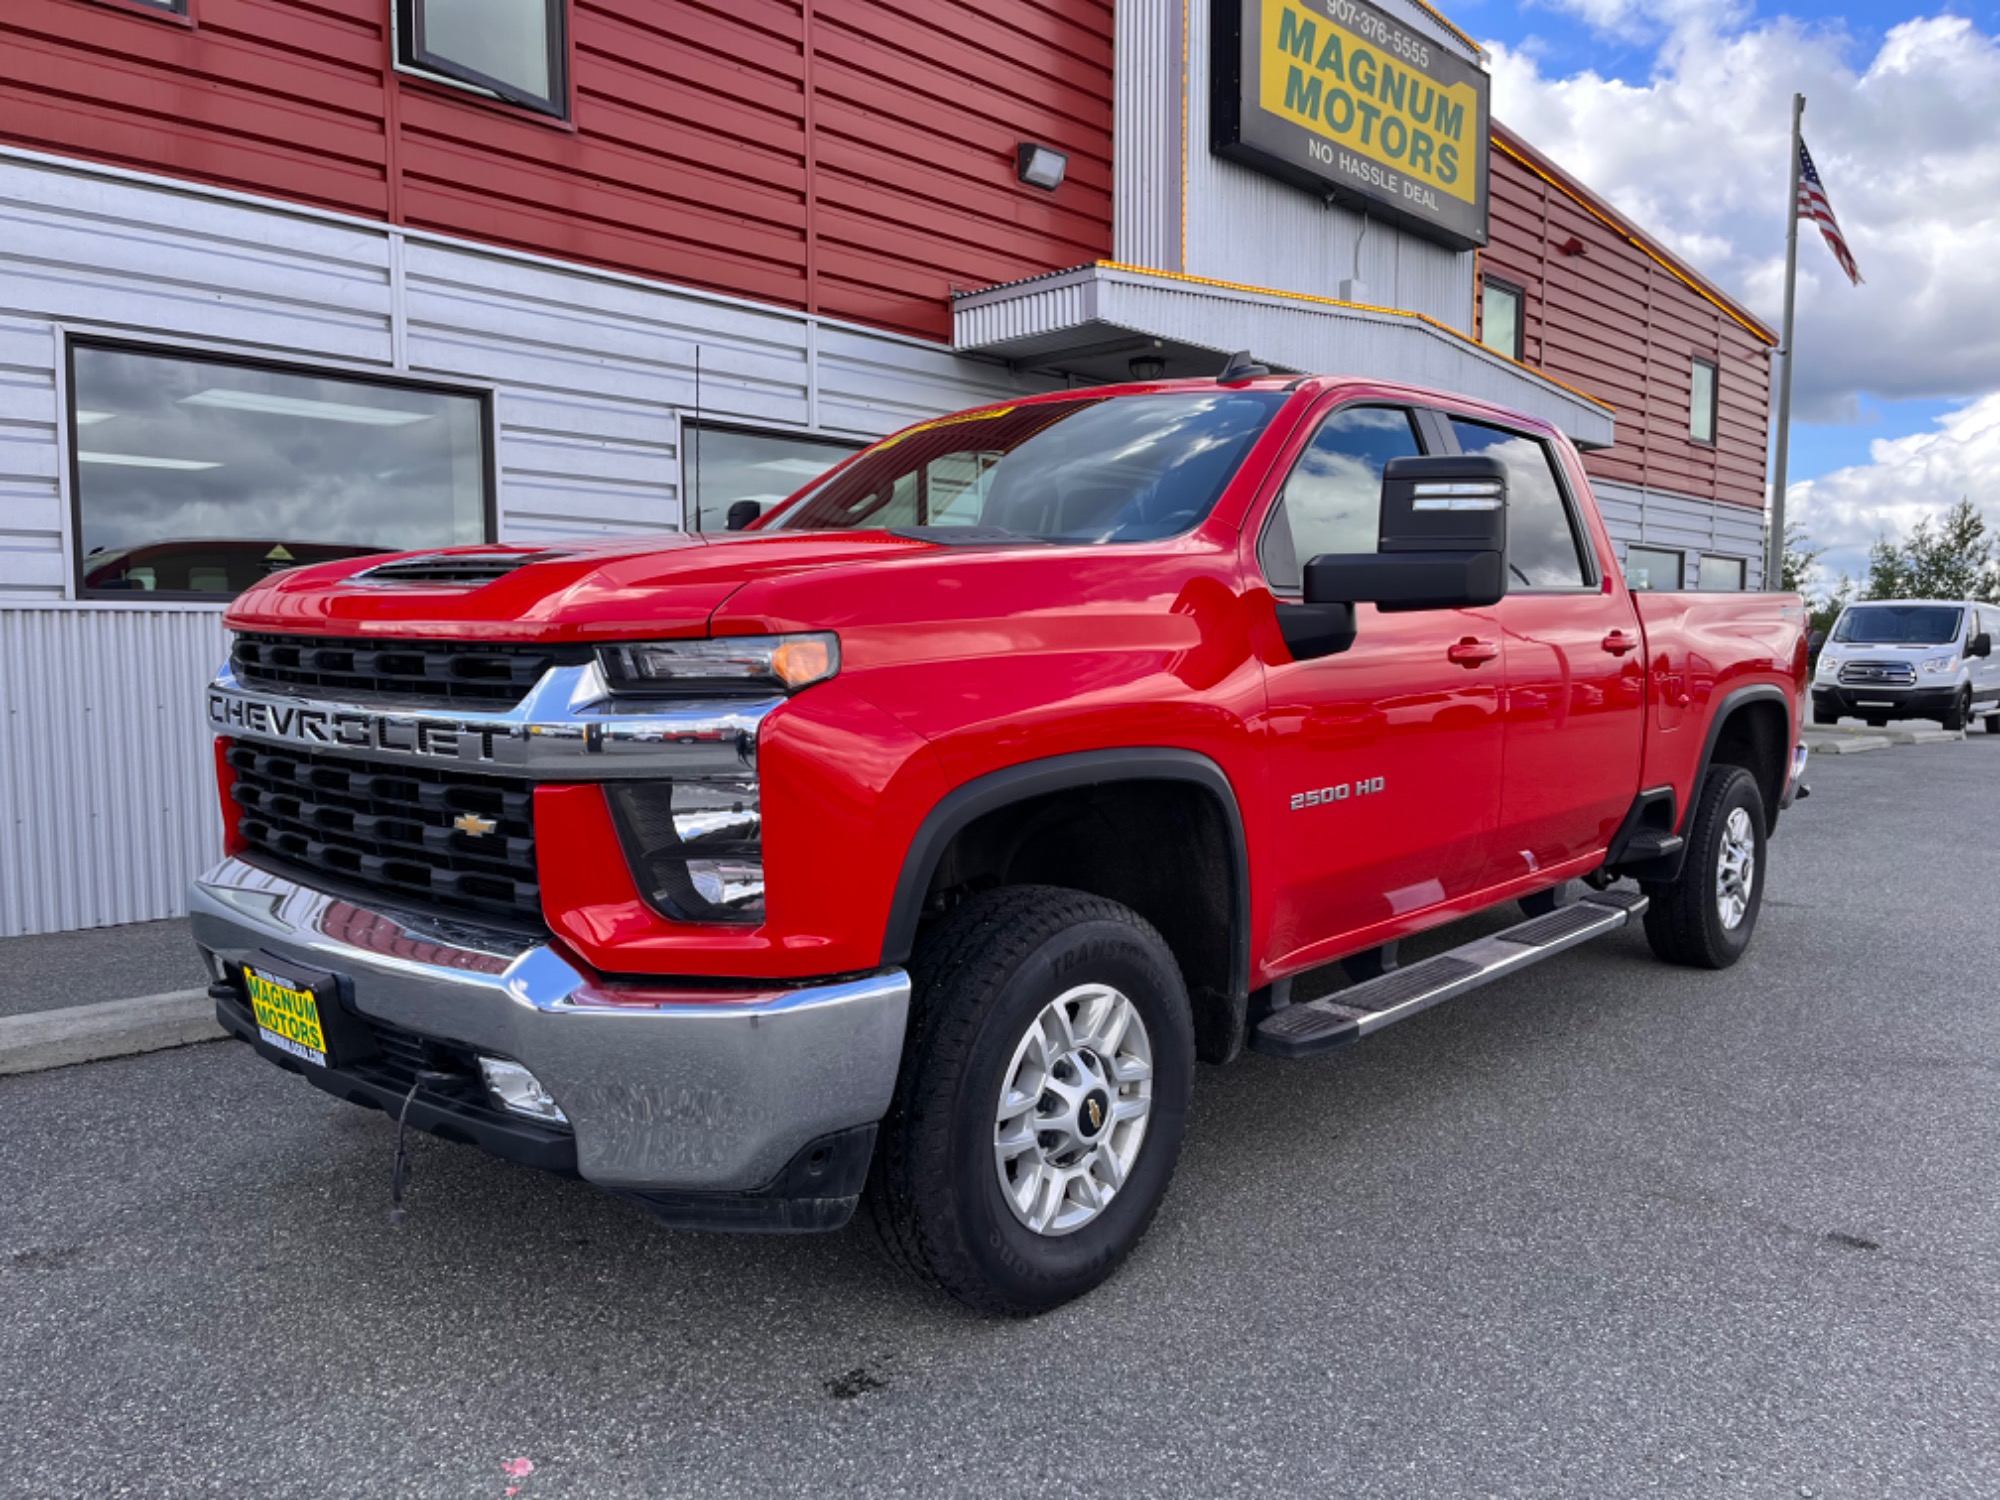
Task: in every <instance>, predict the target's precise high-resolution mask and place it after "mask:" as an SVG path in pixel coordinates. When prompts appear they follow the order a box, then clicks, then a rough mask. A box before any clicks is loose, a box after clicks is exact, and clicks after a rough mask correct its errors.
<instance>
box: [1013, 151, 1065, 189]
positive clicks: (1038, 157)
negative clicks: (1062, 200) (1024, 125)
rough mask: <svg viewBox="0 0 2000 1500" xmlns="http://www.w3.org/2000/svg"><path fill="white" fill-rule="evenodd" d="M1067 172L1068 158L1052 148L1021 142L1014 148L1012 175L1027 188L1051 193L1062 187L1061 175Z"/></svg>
mask: <svg viewBox="0 0 2000 1500" xmlns="http://www.w3.org/2000/svg"><path fill="white" fill-rule="evenodd" d="M1068 170H1069V158H1068V157H1067V156H1065V155H1064V154H1063V153H1062V152H1060V151H1058V150H1056V149H1055V147H1053V146H1040V145H1037V144H1036V143H1035V142H1033V141H1023V142H1021V144H1020V145H1018V146H1016V147H1015V148H1014V174H1015V175H1016V176H1017V177H1019V178H1020V179H1021V181H1023V182H1025V183H1027V184H1028V186H1029V187H1038V188H1044V189H1046V190H1047V191H1049V192H1051V193H1053V192H1054V191H1055V190H1056V189H1057V188H1059V187H1061V186H1062V180H1063V173H1065V172H1067V171H1068Z"/></svg>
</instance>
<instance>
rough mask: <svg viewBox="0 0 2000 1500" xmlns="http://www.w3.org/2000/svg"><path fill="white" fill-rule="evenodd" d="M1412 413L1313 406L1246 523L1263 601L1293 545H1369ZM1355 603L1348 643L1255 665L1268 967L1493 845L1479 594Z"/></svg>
mask: <svg viewBox="0 0 2000 1500" xmlns="http://www.w3.org/2000/svg"><path fill="white" fill-rule="evenodd" d="M1426 430H1431V429H1430V423H1429V422H1428V420H1427V419H1425V418H1423V417H1420V415H1419V413H1418V412H1416V411H1414V410H1412V409H1411V408H1409V407H1405V406H1396V405H1385V404H1378V403H1369V404H1364V405H1353V404H1350V405H1346V406H1342V407H1339V408H1338V409H1335V410H1332V411H1329V412H1327V413H1325V414H1324V415H1323V416H1321V417H1320V418H1319V419H1318V426H1317V427H1316V428H1315V429H1314V430H1313V434H1312V437H1311V438H1310V440H1309V441H1308V442H1307V443H1306V445H1305V447H1304V448H1303V450H1302V451H1301V452H1300V453H1299V455H1298V457H1297V458H1296V460H1295V461H1294V462H1293V463H1292V465H1291V467H1290V470H1289V472H1288V473H1287V474H1286V475H1285V477H1284V479H1283V481H1282V483H1281V485H1280V486H1279V488H1278V491H1277V493H1276V494H1275V495H1274V496H1273V497H1272V499H1271V501H1270V503H1269V506H1268V509H1267V510H1266V511H1265V513H1264V516H1263V520H1262V526H1261V531H1260V532H1258V533H1257V534H1258V546H1257V568H1258V571H1259V573H1260V574H1261V576H1262V579H1263V581H1264V583H1265V584H1266V586H1267V587H1268V588H1269V590H1270V593H1271V596H1272V599H1273V607H1274V608H1284V607H1285V606H1286V602H1287V601H1296V600H1297V599H1299V598H1300V597H1301V594H1302V584H1303V572H1302V568H1303V564H1304V563H1305V562H1306V561H1309V560H1310V559H1312V558H1314V557H1317V556H1319V555H1321V554H1323V553H1361V552H1374V551H1376V550H1377V544H1378V541H1379V535H1380V524H1381V519H1380V518H1381V488H1382V471H1383V467H1384V465H1386V464H1387V463H1388V461H1389V460H1390V459H1393V458H1402V457H1414V456H1417V455H1419V454H1421V453H1423V452H1424V451H1426V450H1425V443H1424V441H1423V438H1422V436H1421V434H1422V433H1423V432H1424V431H1426ZM1431 451H1437V450H1436V449H1432V450H1431ZM1356 614H1357V623H1358V626H1359V629H1358V633H1357V635H1356V637H1355V641H1354V644H1353V645H1352V646H1351V647H1350V648H1349V649H1348V650H1346V651H1343V652H1340V653H1338V654H1336V655H1332V656H1325V657H1320V658H1318V659H1316V660H1306V661H1299V660H1292V659H1281V660H1278V661H1273V662H1267V664H1266V668H1265V692H1266V700H1267V706H1266V715H1265V725H1264V727H1265V729H1266V735H1267V737H1266V743H1267V745H1268V746H1269V754H1270V769H1271V787H1272V795H1273V797H1274V799H1275V803H1276V806H1275V809H1274V817H1273V826H1274V828H1275V831H1276V839H1275V854H1274V860H1275V869H1276V880H1275V882H1274V886H1275V896H1276V899H1275V903H1274V905H1275V919H1274V927H1273V931H1272V935H1271V949H1270V952H1269V954H1268V955H1267V957H1268V959H1269V960H1270V961H1271V962H1272V963H1273V964H1274V965H1276V966H1277V967H1279V968H1296V967H1302V966H1304V965H1305V964H1307V963H1312V962H1318V961H1320V959H1321V958H1325V957H1332V956H1334V955H1335V954H1336V953H1338V952H1341V951H1345V950H1347V949H1352V948H1355V947H1362V946H1368V942H1366V941H1362V942H1353V941H1345V940H1346V939H1349V938H1351V937H1352V936H1353V935H1354V934H1358V933H1360V932H1362V931H1363V930H1364V929H1367V928H1372V927H1375V926H1377V925H1378V924H1381V923H1384V922H1390V921H1393V920H1394V919H1397V918H1401V917H1406V916H1409V915H1411V914H1413V913H1416V912H1420V911H1423V910H1424V909H1426V908H1428V907H1433V906H1436V905H1438V904H1439V903H1440V902H1444V901H1449V900H1451V899H1453V898H1456V897H1460V896H1464V895H1466V894H1468V893H1470V892H1471V891H1473V890H1474V889H1476V888H1477V886H1478V883H1479V880H1480V876H1481V874H1482V872H1483V870H1484V868H1485V866H1486V864H1487V862H1488V860H1489V858H1490V849H1489V846H1490V843H1491V840H1492V837H1493V833H1494V828H1495V822H1496V810H1497V809H1498V806H1499V802H1500V751H1501V716H1500V709H1501V685H1502V683H1503V681H1504V672H1505V662H1504V661H1503V659H1502V646H1501V639H1502V638H1501V634H1500V629H1499V626H1498V624H1497V623H1496V621H1495V618H1494V612H1493V611H1492V610H1490V609H1489V610H1428V611H1416V612H1410V613H1393V614H1384V613H1381V612H1379V611H1378V610H1376V608H1375V607H1374V606H1373V605H1370V604H1362V605H1358V606H1357V607H1356ZM1279 651H1280V654H1281V656H1283V657H1287V658H1288V653H1285V652H1284V649H1283V647H1282V646H1281V647H1280V648H1279ZM1373 941H1381V939H1380V938H1379V937H1378V938H1375V939H1373ZM1288 960H1290V961H1289V962H1288Z"/></svg>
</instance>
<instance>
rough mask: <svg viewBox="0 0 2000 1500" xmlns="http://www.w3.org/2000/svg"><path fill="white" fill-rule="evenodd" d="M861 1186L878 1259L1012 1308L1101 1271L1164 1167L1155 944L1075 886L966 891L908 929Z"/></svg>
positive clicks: (1160, 1181)
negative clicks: (889, 1086)
mask: <svg viewBox="0 0 2000 1500" xmlns="http://www.w3.org/2000/svg"><path fill="white" fill-rule="evenodd" d="M911 968H912V975H911V977H912V979H913V980H914V982H915V986H916V991H915V1000H916V1006H917V1009H916V1013H915V1014H914V1015H913V1017H912V1019H911V1023H910V1036H909V1040H908V1042H907V1044H906V1046H905V1049H904V1054H903V1067H902V1074H901V1077H900V1078H899V1079H898V1082H897V1089H896V1098H895V1102H894V1103H893V1104H892V1106H891V1107H890V1112H889V1115H888V1117H887V1119H885V1120H884V1122H883V1131H882V1144H881V1150H880V1152H879V1153H878V1155H877V1157H876V1162H875V1173H874V1176H873V1177H872V1178H871V1180H870V1183H869V1193H868V1198H869V1207H870V1214H871V1217H872V1219H873V1221H874V1223H875V1226H876V1229H877V1231H878V1232H879V1234H880V1235H881V1238H882V1241H883V1243H884V1245H885V1246H886V1247H887V1249H888V1250H889V1252H890V1255H891V1257H892V1258H893V1259H895V1260H897V1261H898V1262H900V1263H901V1264H902V1265H903V1266H904V1267H905V1269H907V1270H909V1271H911V1272H912V1273H914V1274H915V1275H916V1276H917V1277H918V1278H919V1279H921V1280H924V1281H927V1282H929V1283H931V1284H933V1285H935V1286H939V1287H942V1288H943V1289H944V1290H945V1291H947V1292H949V1293H951V1295H952V1296H954V1297H956V1298H958V1299H959V1300H960V1301H961V1302H964V1303H966V1304H968V1305H969V1306H971V1307H974V1308H977V1309H978V1310H980V1311H981V1312H988V1313H1001V1314H1010V1315H1017V1316H1018V1315H1023V1314H1028V1313H1036V1312H1041V1311H1044V1310H1045V1309H1048V1308H1051V1307H1055V1306H1058V1305H1059V1304H1061V1303H1064V1302H1067V1301H1069V1300H1070V1299H1071V1298H1073V1297H1077V1296H1080V1295H1082V1294H1083V1293H1084V1292H1087V1291H1089V1290H1090V1289H1091V1288H1092V1287H1094V1286H1096V1285H1097V1284H1098V1283H1099V1282H1101V1281H1103V1280H1104V1279H1105V1278H1106V1277H1108V1276H1109V1275H1111V1273H1112V1272H1113V1271H1115V1270H1117V1268H1118V1266H1119V1264H1120V1263H1121V1262H1122V1261H1123V1260H1124V1259H1125V1257H1126V1255H1128V1254H1129V1253H1130V1252H1131V1250H1132V1247H1133V1246H1134V1245H1136V1244H1137V1243H1138V1242H1139V1239H1140V1237H1141V1236H1142V1235H1143V1234H1144V1233H1145V1232H1146V1228H1147V1226H1148V1225H1149V1224H1150V1223H1151V1222H1152V1219H1153V1214H1154V1212H1155V1210H1157V1209H1158V1207H1159V1205H1160V1200H1161V1199H1162V1198H1163V1197H1164V1196H1165V1194H1166V1190H1167V1184H1168V1182H1169V1181H1170V1180H1171V1179H1172V1177H1173V1171H1174V1164H1175V1162H1176V1161H1177V1160H1178V1158H1179V1156H1180V1147H1181V1137H1182V1135H1183V1133H1184V1132H1185V1130H1186V1128H1187V1109H1188V1099H1189V1095H1190V1093H1191V1091H1192V1087H1193V1080H1194V1021H1193V1016H1192V1013H1191V1010H1190V1008H1189V1005H1188V997H1187V990H1186V987H1185V986H1184V984H1183V983H1182V980H1181V975H1180V970H1179V968H1178V967H1177V966H1176V964H1175V962H1174V958H1173V955H1172V953H1171V952H1170V951H1169V950H1168V948H1167V945H1166V943H1165V941H1164V940H1163V939H1162V938H1161V937H1160V935H1159V933H1158V932H1156V931H1155V930H1154V929H1153V927H1152V926H1151V924H1149V923H1148V922H1146V921H1145V919H1144V918H1142V917H1140V916H1139V915H1138V914H1137V913H1135V912H1133V911H1131V910H1129V909H1127V908H1126V907H1123V906H1120V905H1118V904H1117V903H1116V902H1113V901H1106V900H1104V899H1102V898H1100V897H1097V896H1089V895H1084V894H1082V893H1081V892H1077V891H1069V890H1059V889H1055V888H1053V887H1048V886H1017V887H1011V888H1008V889H1005V890H999V891H989V892H986V893H984V894H982V895H979V896H975V897H973V898H972V899H971V900H969V901H967V902H966V903H965V904H964V905H962V906H960V907H959V908H958V909H957V910H956V911H954V912H953V913H952V914H951V915H950V916H949V917H947V918H945V919H944V920H943V921H942V922H940V923H939V924H938V926H937V927H936V929H934V930H933V931H932V932H931V933H929V934H927V935H926V937H925V940H924V942H923V943H922V944H921V945H920V947H919V949H918V953H917V956H916V960H915V962H914V963H913V964H912V966H911Z"/></svg>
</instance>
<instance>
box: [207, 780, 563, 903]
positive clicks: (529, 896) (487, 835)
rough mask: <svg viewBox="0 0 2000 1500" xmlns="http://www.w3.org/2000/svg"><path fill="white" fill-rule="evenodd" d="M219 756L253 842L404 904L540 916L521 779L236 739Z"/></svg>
mask: <svg viewBox="0 0 2000 1500" xmlns="http://www.w3.org/2000/svg"><path fill="white" fill-rule="evenodd" d="M229 765H230V768H231V770H232V771H233V772H234V773H235V785H234V787H233V788H232V789H231V793H230V795H231V796H233V797H234V798H235V799H236V802H237V805H238V806H239V807H241V808H242V810H243V812H242V818H241V821H240V823H239V824H238V827H239V829H240V831H241V833H242V835H243V838H244V839H245V840H246V841H247V842H248V843H249V844H250V845H251V846H252V847H254V848H256V849H260V850H264V851H266V852H268V853H270V854H272V855H275V856H276V857H277V858H278V859H280V860H282V861H284V862H285V863H286V864H288V865H292V866H295V867H299V868H301V869H304V870H307V871H317V872H323V873H325V874H327V875H329V876H332V877H334V879H335V880H336V882H337V883H338V884H340V885H344V886H359V887H362V888H364V889H367V890H373V891H381V892H384V893H385V894H388V895H391V896H394V897H395V898H396V899H397V901H398V902H400V903H401V904H403V905H405V906H414V907H416V908H418V909H420V910H426V909H442V910H445V911H454V912H472V913H477V914H479V915H481V916H486V917H498V918H500V919H502V920H503V921H504V922H505V923H506V924H507V925H508V926H510V927H521V926H524V925H528V926H533V927H537V928H539V927H541V926H542V907H541V890H540V887H539V886H538V884H537V877H536V872H535V815H534V795H535V794H534V787H533V786H532V784H531V783H529V782H526V781H521V780H516V779H513V778H510V777H500V776H481V775H476V774H472V773H468V772H462V771H455V770H438V769H434V768H431V767H428V766H426V767H405V766H385V765H376V764H373V763H371V762H368V761H362V760H352V759H349V758H346V757H343V756H335V755H321V754H318V753H316V752H309V751H293V750H271V749H265V748H264V747H262V746H257V745H251V744H247V743H244V742H241V741H239V742H237V743H236V744H233V745H231V746H230V748H229Z"/></svg>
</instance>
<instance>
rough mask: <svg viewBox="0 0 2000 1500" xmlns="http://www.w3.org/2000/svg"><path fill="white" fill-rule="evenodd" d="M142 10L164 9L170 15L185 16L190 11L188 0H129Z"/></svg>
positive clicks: (128, 1) (128, 0) (129, 2)
mask: <svg viewBox="0 0 2000 1500" xmlns="http://www.w3.org/2000/svg"><path fill="white" fill-rule="evenodd" d="M127 3H128V4H131V5H136V6H138V7H140V8H141V9H142V10H163V11H165V12H166V13H167V14H168V15H170V16H184V15H186V14H187V13H188V0H127Z"/></svg>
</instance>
